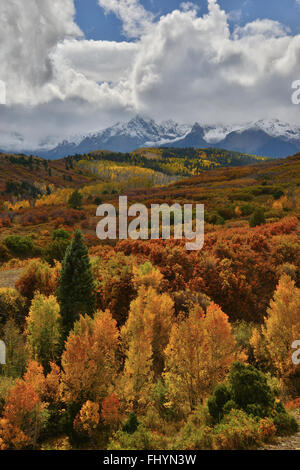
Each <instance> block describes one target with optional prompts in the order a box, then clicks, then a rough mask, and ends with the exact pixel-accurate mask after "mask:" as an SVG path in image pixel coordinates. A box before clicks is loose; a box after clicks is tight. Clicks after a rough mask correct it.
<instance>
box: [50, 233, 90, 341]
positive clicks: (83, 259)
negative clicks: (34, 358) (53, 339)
mask: <svg viewBox="0 0 300 470" xmlns="http://www.w3.org/2000/svg"><path fill="white" fill-rule="evenodd" d="M94 288H95V282H94V278H93V275H92V271H91V265H90V260H89V255H88V250H87V247H86V246H85V244H84V242H83V238H82V234H81V232H80V231H79V230H76V232H75V235H74V238H73V240H72V243H71V244H70V245H69V247H68V248H67V250H66V254H65V257H64V260H63V263H62V270H61V276H60V280H59V284H58V289H57V298H58V302H59V304H60V308H61V316H62V324H63V331H64V337H65V338H66V337H67V336H68V334H69V332H70V330H71V329H72V327H73V324H74V322H75V321H76V320H78V319H79V316H80V314H88V315H93V313H94V311H95V308H96V296H95V293H94Z"/></svg>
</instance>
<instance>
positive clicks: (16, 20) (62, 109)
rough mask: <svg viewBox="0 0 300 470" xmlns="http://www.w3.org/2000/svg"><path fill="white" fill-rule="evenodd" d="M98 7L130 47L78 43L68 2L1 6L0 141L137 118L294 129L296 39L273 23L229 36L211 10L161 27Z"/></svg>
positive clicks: (119, 9)
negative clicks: (115, 20) (274, 123)
mask: <svg viewBox="0 0 300 470" xmlns="http://www.w3.org/2000/svg"><path fill="white" fill-rule="evenodd" d="M99 5H100V6H101V7H102V8H104V9H105V11H106V12H107V13H114V14H115V15H117V16H118V17H119V18H120V19H121V21H122V24H123V30H124V34H126V35H127V36H130V37H131V38H135V40H134V41H132V40H131V41H129V40H128V41H123V42H113V41H111V42H110V41H89V40H86V39H84V37H83V36H82V33H81V31H80V29H79V28H78V26H77V25H76V24H75V22H74V12H75V10H74V4H73V0H64V2H61V0H27V1H26V6H25V3H24V1H23V0H14V2H2V3H1V4H0V41H1V49H0V59H1V65H2V66H1V71H0V79H2V80H4V81H5V82H6V85H7V87H6V88H7V100H8V106H0V117H1V119H0V136H2V140H3V139H4V137H3V136H4V134H5V136H6V137H5V139H6V140H5V142H7V141H8V140H9V138H10V136H12V135H15V133H16V132H17V133H20V134H24V135H25V138H26V141H27V142H29V143H28V145H33V143H34V142H38V141H39V140H45V137H46V136H47V137H48V136H52V137H51V139H52V138H54V137H55V136H56V137H57V138H63V137H64V136H68V135H69V134H76V133H79V132H83V133H85V132H87V131H94V130H97V129H100V128H102V127H104V126H106V125H108V124H112V123H113V122H114V121H117V120H118V121H119V120H122V119H126V118H127V117H129V116H131V115H133V114H136V113H139V112H142V113H145V114H147V115H149V116H151V117H153V118H156V119H168V118H173V119H177V120H179V121H180V122H188V123H192V122H194V121H200V122H206V123H210V124H213V123H218V122H222V123H223V124H234V123H239V122H245V121H249V120H256V119H261V118H279V119H284V120H285V121H291V122H297V121H298V114H299V108H298V107H297V106H293V105H292V104H291V83H292V82H293V81H294V80H296V79H300V35H294V36H293V35H292V34H291V33H290V31H289V30H288V29H287V28H286V27H285V26H283V25H281V24H280V23H279V22H276V21H272V20H270V19H259V20H256V21H253V22H251V23H248V24H246V25H244V26H243V27H241V26H236V28H235V29H234V30H233V31H232V24H231V21H232V18H230V14H229V15H228V14H226V13H225V11H223V10H222V9H221V8H220V6H219V4H218V2H217V1H216V0H209V1H208V7H209V9H208V13H207V14H206V15H204V16H199V13H198V11H197V9H195V8H193V7H192V6H191V5H190V6H189V7H188V8H186V6H183V7H181V9H178V10H174V11H172V12H171V13H169V14H167V15H164V16H162V17H160V18H154V17H153V15H152V14H151V13H149V12H147V11H146V10H145V8H144V7H143V6H142V5H141V4H140V3H139V2H138V1H137V0H119V1H117V0H99ZM229 23H230V24H231V29H230V27H229ZM12 138H13V137H12ZM15 138H16V139H17V141H18V142H19V144H20V145H23V144H21V140H20V139H19V137H15ZM0 148H1V140H0Z"/></svg>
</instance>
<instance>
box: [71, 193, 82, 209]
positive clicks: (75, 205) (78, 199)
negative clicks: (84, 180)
mask: <svg viewBox="0 0 300 470" xmlns="http://www.w3.org/2000/svg"><path fill="white" fill-rule="evenodd" d="M82 199H83V198H82V195H81V194H80V192H79V191H77V189H76V190H75V191H74V192H73V193H72V194H71V196H70V197H69V200H68V205H69V206H70V207H71V208H72V209H81V207H82Z"/></svg>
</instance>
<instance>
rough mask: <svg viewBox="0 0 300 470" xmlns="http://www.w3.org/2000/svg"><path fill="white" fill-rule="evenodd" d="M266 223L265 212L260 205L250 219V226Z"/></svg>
mask: <svg viewBox="0 0 300 470" xmlns="http://www.w3.org/2000/svg"><path fill="white" fill-rule="evenodd" d="M265 223H266V218H265V213H264V210H263V208H262V207H258V208H257V209H255V211H254V212H253V214H252V216H251V217H250V220H249V225H250V227H256V226H257V225H263V224H265Z"/></svg>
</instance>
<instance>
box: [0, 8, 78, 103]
mask: <svg viewBox="0 0 300 470" xmlns="http://www.w3.org/2000/svg"><path fill="white" fill-rule="evenodd" d="M74 14H75V9H74V3H73V0H65V1H64V2H61V1H60V0H26V2H24V1H23V0H14V1H13V2H1V3H0V43H1V48H0V62H1V71H0V78H1V79H2V80H3V81H5V82H6V85H7V86H6V89H7V100H8V102H10V103H18V102H19V103H28V104H36V103H37V102H39V101H40V100H41V99H44V100H46V101H47V100H48V99H49V98H50V97H52V96H53V90H51V81H52V79H53V67H52V63H51V59H50V52H51V50H52V49H53V48H54V47H55V46H56V45H57V44H58V43H59V42H60V41H62V40H63V39H65V38H67V37H79V36H80V35H82V33H81V31H80V29H79V28H78V26H77V25H76V24H75V22H74V20H73V18H74Z"/></svg>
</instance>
